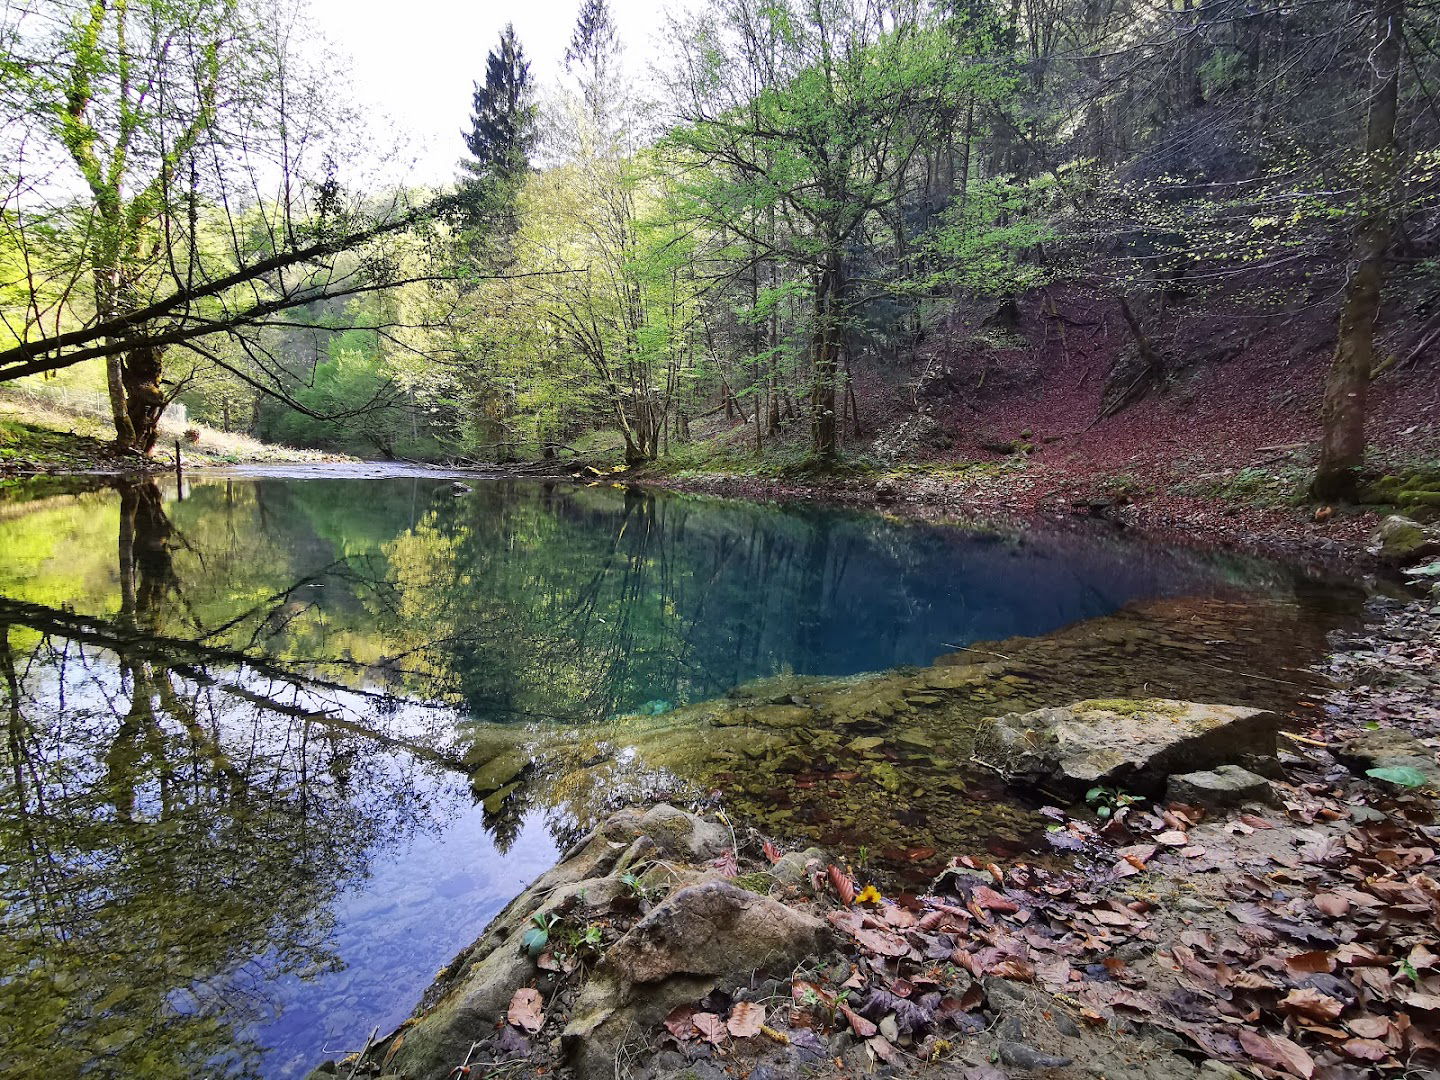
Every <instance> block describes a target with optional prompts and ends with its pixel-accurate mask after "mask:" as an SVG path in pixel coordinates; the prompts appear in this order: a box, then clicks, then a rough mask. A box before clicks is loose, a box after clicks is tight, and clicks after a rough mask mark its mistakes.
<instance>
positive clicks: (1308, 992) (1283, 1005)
mask: <svg viewBox="0 0 1440 1080" xmlns="http://www.w3.org/2000/svg"><path fill="white" fill-rule="evenodd" d="M1277 1007H1278V1008H1280V1009H1282V1010H1284V1011H1285V1012H1288V1013H1294V1014H1296V1015H1299V1016H1306V1017H1309V1018H1310V1019H1311V1020H1334V1019H1336V1018H1337V1017H1338V1016H1339V1015H1340V1014H1341V1013H1342V1012H1344V1011H1345V1003H1344V1002H1343V1001H1341V1000H1339V999H1338V998H1333V997H1331V996H1330V995H1329V994H1322V993H1321V992H1320V991H1319V990H1316V989H1314V988H1313V987H1308V986H1307V987H1302V988H1300V989H1296V990H1291V991H1290V993H1288V994H1286V995H1285V996H1284V997H1283V998H1282V999H1281V1000H1280V1004H1279V1005H1278V1006H1277Z"/></svg>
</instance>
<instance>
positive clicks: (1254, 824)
mask: <svg viewBox="0 0 1440 1080" xmlns="http://www.w3.org/2000/svg"><path fill="white" fill-rule="evenodd" d="M1240 820H1241V821H1243V822H1244V823H1245V824H1246V825H1249V826H1250V828H1252V829H1273V828H1275V826H1274V825H1272V824H1271V823H1270V822H1268V821H1266V820H1265V819H1264V818H1263V817H1257V816H1256V815H1254V814H1241V815H1240Z"/></svg>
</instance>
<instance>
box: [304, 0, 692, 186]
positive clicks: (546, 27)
mask: <svg viewBox="0 0 1440 1080" xmlns="http://www.w3.org/2000/svg"><path fill="white" fill-rule="evenodd" d="M683 6H684V5H683V4H677V3H675V0H668V2H662V0H610V12H611V16H612V18H613V19H614V20H615V25H616V27H617V29H618V30H619V32H620V38H621V40H622V42H623V43H624V45H625V68H626V71H627V73H629V74H630V75H631V76H632V77H634V78H642V77H643V76H644V73H645V71H646V70H647V69H648V67H649V66H650V65H651V64H652V63H654V62H656V61H657V60H663V57H664V52H665V48H664V44H663V42H662V41H660V40H659V33H658V32H659V31H660V29H661V27H662V26H663V25H664V15H663V12H664V10H665V9H666V8H675V7H683ZM309 7H310V15H311V18H312V19H313V20H314V22H315V24H316V25H317V26H318V27H319V29H320V31H321V32H322V33H323V34H324V35H325V37H326V38H328V39H329V41H330V42H331V43H332V44H334V45H335V46H337V47H338V52H339V53H340V55H341V57H342V58H343V57H344V56H346V55H348V57H349V58H350V60H351V61H352V62H353V67H352V68H351V71H350V79H351V82H352V84H353V86H354V90H355V96H356V98H357V101H358V103H359V104H361V105H362V106H366V107H378V108H379V109H380V110H382V111H383V112H385V113H388V114H389V116H390V118H391V119H392V121H393V123H394V124H395V125H396V126H397V127H398V128H399V129H400V131H401V132H402V133H404V134H405V135H406V136H407V137H408V140H409V144H410V155H409V156H410V157H413V158H414V161H415V164H414V167H413V168H412V169H411V170H410V171H409V173H408V179H409V180H410V181H411V182H413V183H419V184H426V183H443V182H446V181H449V180H453V179H454V176H455V171H456V162H458V161H459V160H460V157H461V155H462V154H463V153H464V145H463V143H462V142H461V138H460V132H461V129H462V128H463V127H464V126H465V124H466V121H467V119H468V117H469V115H470V94H471V84H472V83H474V82H476V81H477V80H483V79H484V77H485V56H486V54H487V53H488V52H489V51H490V49H491V48H492V47H494V45H495V43H496V42H497V41H498V40H499V37H500V31H501V29H502V28H503V27H504V26H505V24H506V23H507V22H513V23H514V24H515V33H516V35H517V36H518V37H519V38H520V44H521V46H522V47H523V48H524V49H525V53H526V55H527V56H528V57H529V58H530V61H531V65H530V72H531V75H532V76H534V77H535V78H536V81H537V82H538V83H539V84H540V85H541V86H544V85H546V84H551V83H553V82H554V81H555V79H556V77H557V75H558V73H559V70H560V65H561V62H562V60H563V59H564V55H565V46H566V45H567V44H568V42H569V40H570V34H571V32H572V30H573V29H574V26H575V15H576V13H577V11H578V10H579V8H580V0H524V2H522V3H495V2H493V0H470V2H468V3H467V2H464V0H398V2H397V0H309Z"/></svg>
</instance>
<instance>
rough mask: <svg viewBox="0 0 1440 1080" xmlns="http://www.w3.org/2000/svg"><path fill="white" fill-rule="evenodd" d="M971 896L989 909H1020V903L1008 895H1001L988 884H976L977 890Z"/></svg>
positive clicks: (1002, 910)
mask: <svg viewBox="0 0 1440 1080" xmlns="http://www.w3.org/2000/svg"><path fill="white" fill-rule="evenodd" d="M970 897H971V899H972V900H974V901H975V903H977V904H979V905H980V906H981V907H982V908H986V909H987V910H989V911H999V912H1016V911H1019V910H1020V905H1019V904H1017V903H1015V901H1013V900H1011V899H1009V898H1008V897H1005V896H1001V895H1000V894H999V893H997V892H996V891H995V890H994V889H992V888H990V887H989V886H988V885H978V886H976V888H975V891H974V892H973V893H971V894H970Z"/></svg>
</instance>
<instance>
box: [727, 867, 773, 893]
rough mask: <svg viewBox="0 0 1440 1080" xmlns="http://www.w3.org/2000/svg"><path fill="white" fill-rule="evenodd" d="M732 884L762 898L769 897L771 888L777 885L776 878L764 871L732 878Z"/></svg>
mask: <svg viewBox="0 0 1440 1080" xmlns="http://www.w3.org/2000/svg"><path fill="white" fill-rule="evenodd" d="M730 884H732V885H734V886H736V887H737V888H741V889H745V890H748V891H749V892H753V893H758V894H759V895H761V896H768V895H770V887H771V886H772V885H774V884H775V878H774V877H773V876H772V875H770V874H767V873H766V872H765V871H763V870H757V871H755V872H754V873H753V874H741V875H740V876H739V877H736V878H732V879H731V880H730Z"/></svg>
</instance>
